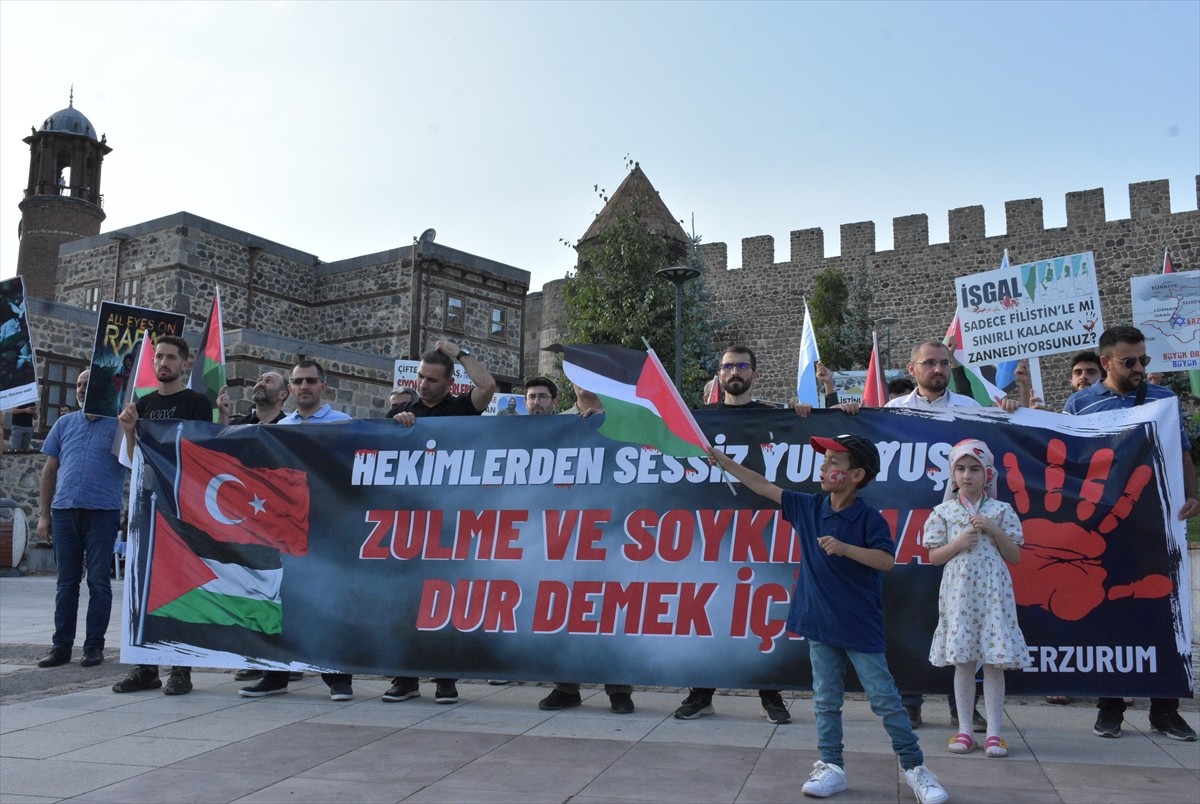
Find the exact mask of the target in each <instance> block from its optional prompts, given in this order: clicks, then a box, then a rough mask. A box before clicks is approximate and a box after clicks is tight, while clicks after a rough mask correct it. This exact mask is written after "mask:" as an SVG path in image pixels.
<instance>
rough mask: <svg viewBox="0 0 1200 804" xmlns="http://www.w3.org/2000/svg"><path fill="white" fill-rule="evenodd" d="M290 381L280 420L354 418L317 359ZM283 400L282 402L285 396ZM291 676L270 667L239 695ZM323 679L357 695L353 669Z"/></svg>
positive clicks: (339, 692)
mask: <svg viewBox="0 0 1200 804" xmlns="http://www.w3.org/2000/svg"><path fill="white" fill-rule="evenodd" d="M264 376H265V375H264ZM288 385H289V386H290V387H291V393H292V396H293V397H294V398H295V400H296V409H295V410H293V411H292V412H291V413H289V414H288V415H286V416H284V417H283V418H281V419H279V420H278V421H276V422H275V423H276V424H279V425H285V424H290V425H307V424H332V423H334V422H345V421H350V416H349V415H347V414H345V413H342V412H341V411H340V410H334V409H333V407H331V406H330V404H329V403H328V402H326V401H325V392H326V391H327V390H328V389H329V385H328V384H326V382H325V369H323V368H321V364H320V363H318V362H317V361H315V360H309V359H308V358H303V359H301V360H300V361H299V362H297V363H296V365H294V366H292V376H291V379H289V380H288ZM256 388H257V386H256ZM280 403H281V404H282V400H281V401H280ZM289 678H290V674H289V673H288V671H287V670H268V671H267V672H265V673H263V675H262V680H261V681H259V682H258V683H257V684H252V685H250V686H249V687H242V688H241V689H240V690H238V695H241V696H242V697H244V698H262V697H265V696H267V695H280V694H283V693H286V692H287V691H288V681H289ZM321 680H322V681H324V682H325V683H326V684H327V685H329V699H330V700H331V701H349V700H351V699H353V698H354V687H353V684H352V681H353V676H351V674H350V673H322V674H321Z"/></svg>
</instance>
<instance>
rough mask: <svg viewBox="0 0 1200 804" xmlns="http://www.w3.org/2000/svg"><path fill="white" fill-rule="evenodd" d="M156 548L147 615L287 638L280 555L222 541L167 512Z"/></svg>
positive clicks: (157, 528) (159, 523) (159, 518)
mask: <svg viewBox="0 0 1200 804" xmlns="http://www.w3.org/2000/svg"><path fill="white" fill-rule="evenodd" d="M152 544H153V549H152V551H151V555H150V572H149V579H148V590H147V597H146V608H145V611H146V614H147V615H149V616H152V617H168V618H170V619H173V620H180V621H182V622H188V623H199V624H207V625H237V626H241V627H242V628H248V629H250V630H251V631H259V632H261V633H264V634H279V633H282V631H283V603H282V601H281V599H280V595H279V589H280V586H281V584H282V582H283V563H282V560H281V558H280V554H279V551H278V550H272V549H270V548H268V547H259V546H254V545H232V544H225V543H222V542H218V541H217V540H215V539H213V538H212V537H210V536H209V535H208V534H206V533H204V532H202V531H201V530H199V529H198V528H193V527H191V526H190V525H187V524H185V523H183V522H180V521H179V520H177V519H174V518H173V517H170V516H168V515H166V514H164V513H162V512H161V511H156V512H155V516H154V534H153V537H152Z"/></svg>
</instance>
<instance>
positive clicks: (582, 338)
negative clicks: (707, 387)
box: [566, 205, 718, 403]
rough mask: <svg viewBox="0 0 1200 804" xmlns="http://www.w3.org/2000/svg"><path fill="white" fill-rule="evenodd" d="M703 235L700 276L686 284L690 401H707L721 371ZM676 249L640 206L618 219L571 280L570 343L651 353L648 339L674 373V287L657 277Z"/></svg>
mask: <svg viewBox="0 0 1200 804" xmlns="http://www.w3.org/2000/svg"><path fill="white" fill-rule="evenodd" d="M699 242H700V238H698V237H696V236H695V235H693V237H692V249H691V254H690V255H689V257H688V262H689V264H691V265H693V266H694V267H696V268H698V269H699V270H700V272H701V273H700V276H699V277H697V278H696V279H694V280H692V281H691V282H688V283H687V284H685V285H684V286H683V306H682V333H683V360H682V367H683V383H682V385H683V389H682V393H683V397H684V399H685V400H686V401H688V402H689V403H695V402H697V401H698V400H699V399H700V395H701V392H702V390H703V387H704V383H705V382H706V381H708V380H709V379H710V378H711V377H712V375H713V372H714V371H715V368H716V359H717V358H716V356H714V355H713V354H712V337H711V333H712V331H713V329H715V328H716V327H717V326H718V324H717V323H716V322H713V321H712V320H711V318H710V315H709V307H710V303H709V302H710V295H709V291H708V287H707V284H706V283H705V281H704V279H705V271H704V265H703V263H701V262H700V257H699V252H698V245H699ZM669 257H670V247H669V245H668V243H667V242H666V241H665V240H664V239H663V238H662V237H661V236H659V235H656V234H654V233H652V232H651V231H649V229H647V227H646V226H645V225H644V224H643V223H642V221H641V219H640V216H639V215H638V209H637V207H636V205H635V206H634V208H633V209H632V211H631V212H630V213H628V214H623V215H614V216H613V217H612V218H611V219H610V221H609V223H608V225H607V227H606V228H605V230H604V233H603V236H602V237H601V238H600V239H599V241H598V242H594V243H591V244H589V245H587V246H586V247H582V248H580V250H579V260H578V263H577V265H576V268H575V270H574V271H573V272H571V273H570V274H568V275H567V286H566V302H567V327H568V332H569V340H570V342H571V343H603V344H616V345H620V346H625V347H628V348H630V349H645V344H644V343H643V341H642V339H643V338H646V339H647V340H649V341H650V345H651V346H653V347H654V351H655V352H656V353H657V354H658V356H659V359H660V360H662V362H663V365H664V366H666V367H667V371H668V373H670V372H672V367H673V366H674V365H675V286H674V285H672V284H671V283H670V282H668V281H666V280H664V279H661V278H659V277H657V276H655V273H654V272H655V271H657V270H658V269H659V268H662V267H664V266H666V265H667V264H668V261H669Z"/></svg>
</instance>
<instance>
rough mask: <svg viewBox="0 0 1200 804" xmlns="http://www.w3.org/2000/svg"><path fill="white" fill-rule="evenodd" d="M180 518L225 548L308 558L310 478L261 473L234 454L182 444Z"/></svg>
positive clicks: (280, 472)
mask: <svg viewBox="0 0 1200 804" xmlns="http://www.w3.org/2000/svg"><path fill="white" fill-rule="evenodd" d="M176 483H177V487H176V491H175V495H176V500H177V501H178V511H179V517H180V519H182V520H183V521H184V522H187V523H188V524H190V525H193V526H195V527H197V528H200V529H201V530H203V531H204V532H205V533H208V534H210V535H211V537H212V538H213V539H215V540H217V541H219V542H222V543H225V544H247V545H262V546H265V547H269V548H271V549H273V550H277V551H279V552H282V553H287V554H288V555H292V556H302V555H305V554H307V553H308V510H309V497H308V475H307V474H306V473H304V472H302V471H299V470H297V469H260V468H251V467H249V466H246V465H244V464H243V463H242V462H241V461H239V460H238V459H237V458H235V457H233V456H232V455H227V454H225V453H224V452H217V451H216V450H211V449H208V448H207V447H202V446H200V445H198V444H194V443H192V442H191V441H188V440H187V439H186V438H181V439H180V440H179V475H178V478H177V479H176Z"/></svg>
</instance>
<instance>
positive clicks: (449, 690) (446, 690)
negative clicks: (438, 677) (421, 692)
mask: <svg viewBox="0 0 1200 804" xmlns="http://www.w3.org/2000/svg"><path fill="white" fill-rule="evenodd" d="M433 700H434V701H435V702H436V703H440V704H452V703H458V687H457V686H456V685H455V683H454V682H453V681H439V682H438V683H437V689H436V690H434V693H433Z"/></svg>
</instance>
